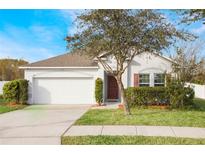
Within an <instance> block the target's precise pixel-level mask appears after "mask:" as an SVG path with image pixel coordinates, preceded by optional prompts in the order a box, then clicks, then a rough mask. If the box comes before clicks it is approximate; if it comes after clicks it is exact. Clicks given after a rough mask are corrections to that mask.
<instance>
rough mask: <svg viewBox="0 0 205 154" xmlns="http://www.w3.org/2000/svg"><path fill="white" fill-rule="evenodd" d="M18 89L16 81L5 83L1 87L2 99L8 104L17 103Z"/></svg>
mask: <svg viewBox="0 0 205 154" xmlns="http://www.w3.org/2000/svg"><path fill="white" fill-rule="evenodd" d="M18 89H19V83H18V81H17V80H13V81H10V82H8V83H6V84H5V85H4V87H3V95H4V99H5V100H6V101H8V102H10V103H17V102H18V94H19V92H18Z"/></svg>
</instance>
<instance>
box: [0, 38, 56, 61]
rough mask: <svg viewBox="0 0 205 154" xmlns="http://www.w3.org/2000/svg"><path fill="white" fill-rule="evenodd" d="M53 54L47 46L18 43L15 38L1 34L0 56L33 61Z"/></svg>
mask: <svg viewBox="0 0 205 154" xmlns="http://www.w3.org/2000/svg"><path fill="white" fill-rule="evenodd" d="M52 56H54V55H53V54H52V53H51V51H50V50H49V49H47V48H44V47H40V46H39V47H38V46H30V45H27V44H26V43H25V44H22V43H17V42H16V41H15V40H13V39H10V38H8V37H6V36H3V35H0V58H18V59H25V60H28V61H29V62H33V61H36V60H39V59H44V58H48V57H52Z"/></svg>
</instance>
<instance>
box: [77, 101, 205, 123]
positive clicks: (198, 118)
mask: <svg viewBox="0 0 205 154" xmlns="http://www.w3.org/2000/svg"><path fill="white" fill-rule="evenodd" d="M195 104H196V107H197V108H195V109H191V110H168V109H143V108H141V109H132V115H130V116H125V115H124V114H123V111H122V110H119V109H101V110H98V109H91V110H89V111H88V112H87V113H85V114H84V115H83V116H82V117H81V118H80V119H79V120H77V121H76V123H75V125H125V124H126V125H158V126H190V127H205V121H204V119H205V100H201V99H195Z"/></svg>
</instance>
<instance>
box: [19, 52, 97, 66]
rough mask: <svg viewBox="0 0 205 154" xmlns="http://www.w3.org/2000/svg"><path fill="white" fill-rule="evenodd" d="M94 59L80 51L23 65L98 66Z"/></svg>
mask: <svg viewBox="0 0 205 154" xmlns="http://www.w3.org/2000/svg"><path fill="white" fill-rule="evenodd" d="M96 66H98V65H97V63H96V62H95V61H93V59H91V58H89V57H88V56H85V55H81V54H79V53H66V54H63V55H59V56H56V57H52V58H48V59H45V60H41V61H38V62H34V63H30V64H28V65H25V66H22V67H96Z"/></svg>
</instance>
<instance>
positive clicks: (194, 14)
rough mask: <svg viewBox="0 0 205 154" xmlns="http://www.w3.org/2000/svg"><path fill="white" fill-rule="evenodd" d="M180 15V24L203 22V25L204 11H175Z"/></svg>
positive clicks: (204, 19)
mask: <svg viewBox="0 0 205 154" xmlns="http://www.w3.org/2000/svg"><path fill="white" fill-rule="evenodd" d="M177 12H178V13H179V14H180V15H182V17H183V18H182V22H184V23H192V22H196V21H203V22H204V23H205V9H189V10H177Z"/></svg>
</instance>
